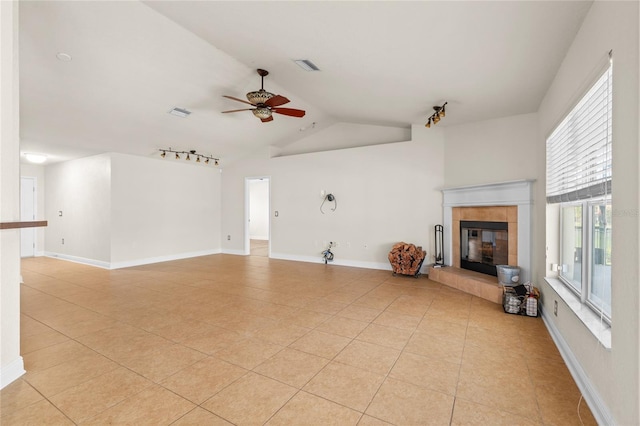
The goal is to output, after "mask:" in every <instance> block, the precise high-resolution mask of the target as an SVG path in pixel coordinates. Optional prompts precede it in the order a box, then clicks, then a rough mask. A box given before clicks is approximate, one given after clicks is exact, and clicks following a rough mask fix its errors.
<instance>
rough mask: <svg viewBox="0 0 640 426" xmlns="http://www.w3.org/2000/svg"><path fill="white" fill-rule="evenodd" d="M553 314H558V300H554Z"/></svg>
mask: <svg viewBox="0 0 640 426" xmlns="http://www.w3.org/2000/svg"><path fill="white" fill-rule="evenodd" d="M553 315H555V316H558V301H557V300H554V301H553Z"/></svg>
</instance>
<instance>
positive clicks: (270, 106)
mask: <svg viewBox="0 0 640 426" xmlns="http://www.w3.org/2000/svg"><path fill="white" fill-rule="evenodd" d="M256 71H257V72H258V75H260V78H261V81H262V84H261V87H260V90H255V91H253V92H249V93H247V100H248V102H247V101H245V100H242V99H239V98H235V97H233V96H227V95H223V97H224V98H227V99H231V100H234V101H238V102H242V103H243V104H248V105H251V106H253V107H255V108H243V109H233V110H229V111H222V113H223V114H227V113H231V112H239V111H251V112H252V113H253V115H255V116H256V117H258V118H259V119H260V120H261V121H262V122H263V123H266V122H269V121H273V117H272V114H273V113H274V112H275V113H278V114H282V115H288V116H290V117H304V115H305V111H303V110H301V109H293V108H278V107H279V106H280V105H284V104H286V103H289V102H290V101H289V99H287V98H285V97H284V96H281V95H275V94H273V93H271V92H267V91H266V90H264V78H265V77H266V76H267V75H269V71H267V70H263V69H258V70H256Z"/></svg>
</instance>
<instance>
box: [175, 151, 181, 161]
mask: <svg viewBox="0 0 640 426" xmlns="http://www.w3.org/2000/svg"><path fill="white" fill-rule="evenodd" d="M179 159H180V154H178V153H177V152H176V160H179Z"/></svg>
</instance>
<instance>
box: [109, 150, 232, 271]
mask: <svg viewBox="0 0 640 426" xmlns="http://www.w3.org/2000/svg"><path fill="white" fill-rule="evenodd" d="M220 182H221V177H220V170H219V169H218V168H216V167H213V166H208V165H204V164H195V163H187V162H185V161H184V160H183V161H176V160H174V159H169V158H167V159H164V160H163V159H151V158H144V157H136V156H132V155H124V154H111V239H110V243H111V266H112V267H123V266H128V265H134V264H142V263H149V262H156V261H162V260H169V259H176V258H184V257H192V256H197V255H204V254H211V253H219V252H220Z"/></svg>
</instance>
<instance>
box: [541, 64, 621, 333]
mask: <svg viewBox="0 0 640 426" xmlns="http://www.w3.org/2000/svg"><path fill="white" fill-rule="evenodd" d="M611 53H612V52H609V57H608V58H607V64H606V66H604V65H603V66H601V67H600V68H599V71H598V73H597V76H596V77H595V78H594V79H593V80H592V82H591V84H590V85H589V86H588V87H586V90H585V91H584V92H583V93H582V95H581V96H580V97H579V98H578V100H577V102H576V103H575V104H574V105H573V107H572V108H571V109H570V110H569V111H568V112H567V113H566V114H565V115H564V116H563V117H562V119H561V120H560V122H559V123H558V124H557V126H556V127H555V128H554V129H553V130H552V131H551V132H550V133H549V134H548V136H547V138H546V146H547V158H546V160H545V163H546V177H547V191H546V193H547V204H555V205H557V206H558V213H557V214H558V219H559V229H558V234H557V241H556V244H557V247H558V249H559V251H558V261H559V263H560V267H559V268H558V274H557V279H558V281H559V283H560V284H562V286H563V287H565V288H566V289H567V290H568V291H569V292H570V293H571V294H573V295H575V297H576V298H577V300H579V301H580V304H581V305H582V306H585V307H587V308H588V309H589V310H591V311H593V312H594V313H595V314H596V315H597V316H598V317H599V318H600V320H601V321H602V322H605V323H606V324H608V325H609V326H610V325H611V321H612V319H611V317H612V315H613V313H612V308H611V302H612V301H611V290H612V289H611V287H612V280H611V276H610V274H609V277H608V282H607V281H606V280H605V281H599V282H602V283H604V284H605V285H608V286H609V288H608V289H605V290H604V293H602V294H603V295H606V294H607V292H608V293H609V300H608V303H607V301H606V300H605V299H604V297H603V298H600V300H593V297H592V294H591V292H592V289H593V288H594V277H595V272H594V270H595V269H596V267H595V265H594V264H593V262H594V259H595V258H596V254H595V248H596V247H595V244H594V239H595V238H594V234H595V233H596V232H595V229H594V222H595V217H594V216H595V215H594V209H595V207H594V206H598V205H603V204H604V205H605V206H608V209H607V207H605V211H606V210H611V209H612V205H613V203H612V195H611V182H612V176H613V173H612V170H613V168H612V162H611V152H612V148H613V135H612V121H613V114H612V107H613V101H612V97H611V96H612V95H611V93H612V86H613V63H612V60H611ZM605 76H606V77H607V79H608V81H607V83H606V84H607V87H606V88H605V90H606V92H605V94H606V96H607V100H606V102H605V103H604V104H603V105H602V106H600V107H598V104H597V103H593V104H592V103H591V102H588V101H585V100H586V99H591V96H593V95H592V93H595V92H593V91H594V90H596V89H594V88H598V89H600V88H602V87H603V86H601V84H602V83H601V81H603V78H604V77H605ZM594 99H596V100H597V99H598V98H597V97H596V98H594ZM584 105H587V106H588V108H587V109H586V110H582V109H580V108H581V107H582V106H584ZM592 108H595V109H598V111H599V112H600V113H601V114H602V115H595V116H593V117H595V118H593V117H589V118H590V119H591V121H596V122H597V120H605V121H604V122H605V123H606V134H605V135H606V136H605V138H604V139H602V141H603V142H604V145H588V144H590V143H592V142H591V141H592V139H584V137H585V136H591V135H592V133H590V132H588V133H586V134H585V133H584V132H579V133H578V134H577V135H575V136H574V139H571V138H570V137H568V136H565V135H567V133H566V132H568V131H570V128H571V126H573V125H574V124H575V123H574V122H575V119H574V117H582V116H583V115H584V114H585V112H584V111H591V109H592ZM589 113H590V114H591V112H589ZM604 114H606V115H604ZM565 125H566V126H568V127H567V128H565V127H563V126H565ZM588 125H589V126H590V125H591V124H588ZM558 135H561V136H562V138H561V139H560V141H561V142H562V144H560V145H558V142H557V141H558V140H557V139H556V141H554V138H556V137H559V136H558ZM576 137H577V139H576ZM586 146H588V147H589V148H591V147H592V146H593V147H595V146H601V147H602V148H599V149H604V151H603V153H602V152H601V153H599V154H598V155H599V156H603V157H587V158H585V161H586V162H587V164H593V163H591V162H592V161H593V160H594V158H595V159H596V160H597V163H595V164H597V165H599V164H603V167H604V168H599V166H596V167H598V168H597V169H595V170H594V169H589V168H582V167H580V169H578V170H579V171H578V173H581V172H580V170H582V175H583V176H584V175H585V173H584V171H590V170H593V171H592V172H591V173H587V175H590V174H592V173H596V176H594V177H596V178H595V179H588V180H584V179H580V178H578V179H577V180H571V179H570V180H569V181H564V180H563V181H561V182H568V183H569V185H565V186H564V190H563V187H562V185H558V182H559V181H558V179H564V178H563V176H565V175H564V174H562V173H560V174H558V172H557V171H556V172H553V170H556V168H555V165H557V164H566V163H565V162H575V161H580V159H581V158H582V157H579V156H577V155H580V154H577V153H570V154H567V152H569V151H571V150H572V149H575V148H577V149H578V152H580V153H583V154H590V155H594V154H595V153H596V152H597V151H585V150H584V147H586ZM600 158H602V159H603V160H600ZM558 160H560V163H558ZM602 161H603V162H602ZM577 164H580V165H582V164H585V162H584V161H583V162H578V163H577ZM591 167H593V166H591ZM559 170H560V171H562V170H566V169H559ZM569 176H571V175H569ZM578 176H581V175H580V174H579V175H578ZM550 178H552V179H551V180H550ZM572 185H573V186H572ZM576 206H581V208H582V218H581V219H582V230H581V234H580V238H581V249H580V256H581V258H580V261H581V264H580V265H579V266H580V282H579V283H578V282H577V281H576V280H575V279H572V277H570V276H568V275H567V276H563V273H564V270H565V269H564V268H565V266H564V265H568V264H569V263H568V262H566V261H567V260H568V259H567V258H566V256H569V255H570V254H569V253H567V254H566V256H565V252H564V250H565V248H567V249H568V247H566V246H565V244H567V243H570V244H571V245H572V246H575V245H576V244H575V242H571V241H569V240H567V241H564V240H565V229H564V226H565V225H566V224H565V223H564V221H565V218H564V216H565V208H567V207H573V208H575V207H576ZM605 214H606V213H605ZM610 223H611V222H609V224H610ZM603 232H605V237H604V241H605V247H603V250H604V252H603V253H602V256H603V260H602V262H603V263H602V264H603V266H605V267H609V268H611V264H612V261H610V262H607V260H606V259H607V247H608V244H611V241H610V239H607V235H611V227H610V226H609V227H608V228H607V227H606V226H605V229H604V231H603ZM574 250H575V248H574ZM573 256H574V257H573V260H572V263H571V264H572V265H573V268H574V269H573V271H575V267H576V266H578V265H577V262H576V261H575V259H576V258H577V256H576V255H575V254H574V255H573ZM605 274H606V272H605ZM578 284H579V288H576V286H578ZM598 296H599V295H596V294H594V297H598ZM605 304H606V308H605V307H601V306H605ZM605 309H608V312H607V311H606V310H605Z"/></svg>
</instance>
